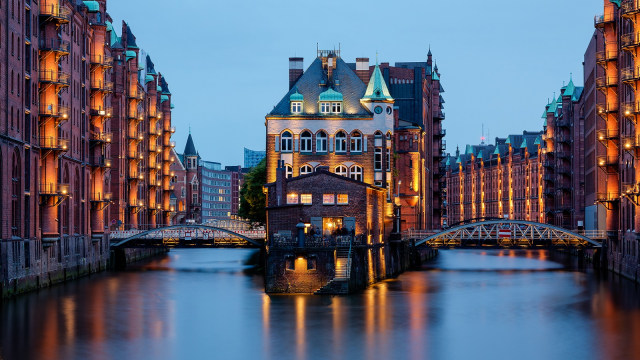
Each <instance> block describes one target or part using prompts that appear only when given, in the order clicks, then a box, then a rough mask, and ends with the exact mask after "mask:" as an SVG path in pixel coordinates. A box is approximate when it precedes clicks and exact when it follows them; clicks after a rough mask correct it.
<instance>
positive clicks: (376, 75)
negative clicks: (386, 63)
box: [363, 64, 393, 100]
mask: <svg viewBox="0 0 640 360" xmlns="http://www.w3.org/2000/svg"><path fill="white" fill-rule="evenodd" d="M363 99H369V100H393V98H392V97H391V94H390V93H389V89H388V88H387V84H386V83H385V82H384V78H383V77H382V72H380V67H378V65H377V64H376V67H375V68H374V69H373V74H371V79H369V84H368V85H367V91H365V93H364V97H363Z"/></svg>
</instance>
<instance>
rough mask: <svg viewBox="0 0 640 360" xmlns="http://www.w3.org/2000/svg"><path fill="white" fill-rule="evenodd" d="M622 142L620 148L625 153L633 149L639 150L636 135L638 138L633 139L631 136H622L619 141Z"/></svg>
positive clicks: (639, 140)
mask: <svg viewBox="0 0 640 360" xmlns="http://www.w3.org/2000/svg"><path fill="white" fill-rule="evenodd" d="M621 141H622V148H623V149H624V150H626V151H629V152H630V151H632V150H634V149H636V150H640V135H638V137H637V138H636V137H633V136H624V137H622V139H621Z"/></svg>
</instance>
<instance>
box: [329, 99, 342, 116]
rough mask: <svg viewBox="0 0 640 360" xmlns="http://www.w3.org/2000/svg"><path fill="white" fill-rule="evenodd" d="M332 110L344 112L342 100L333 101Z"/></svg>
mask: <svg viewBox="0 0 640 360" xmlns="http://www.w3.org/2000/svg"><path fill="white" fill-rule="evenodd" d="M331 112H332V113H334V114H339V113H341V112H342V103H341V102H332V103H331Z"/></svg>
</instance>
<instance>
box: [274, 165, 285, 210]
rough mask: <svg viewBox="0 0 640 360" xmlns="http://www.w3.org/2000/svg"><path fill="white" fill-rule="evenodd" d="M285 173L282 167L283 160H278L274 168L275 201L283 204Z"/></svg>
mask: <svg viewBox="0 0 640 360" xmlns="http://www.w3.org/2000/svg"><path fill="white" fill-rule="evenodd" d="M286 178H287V174H286V170H285V168H284V160H278V168H277V169H276V201H277V205H284V204H285V199H286V198H287V194H286V193H287V181H286V180H287V179H286Z"/></svg>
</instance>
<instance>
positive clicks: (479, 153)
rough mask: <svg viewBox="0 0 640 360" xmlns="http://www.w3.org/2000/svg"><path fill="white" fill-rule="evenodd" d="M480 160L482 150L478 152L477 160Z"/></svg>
mask: <svg viewBox="0 0 640 360" xmlns="http://www.w3.org/2000/svg"><path fill="white" fill-rule="evenodd" d="M481 159H482V150H480V151H478V160H481Z"/></svg>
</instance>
